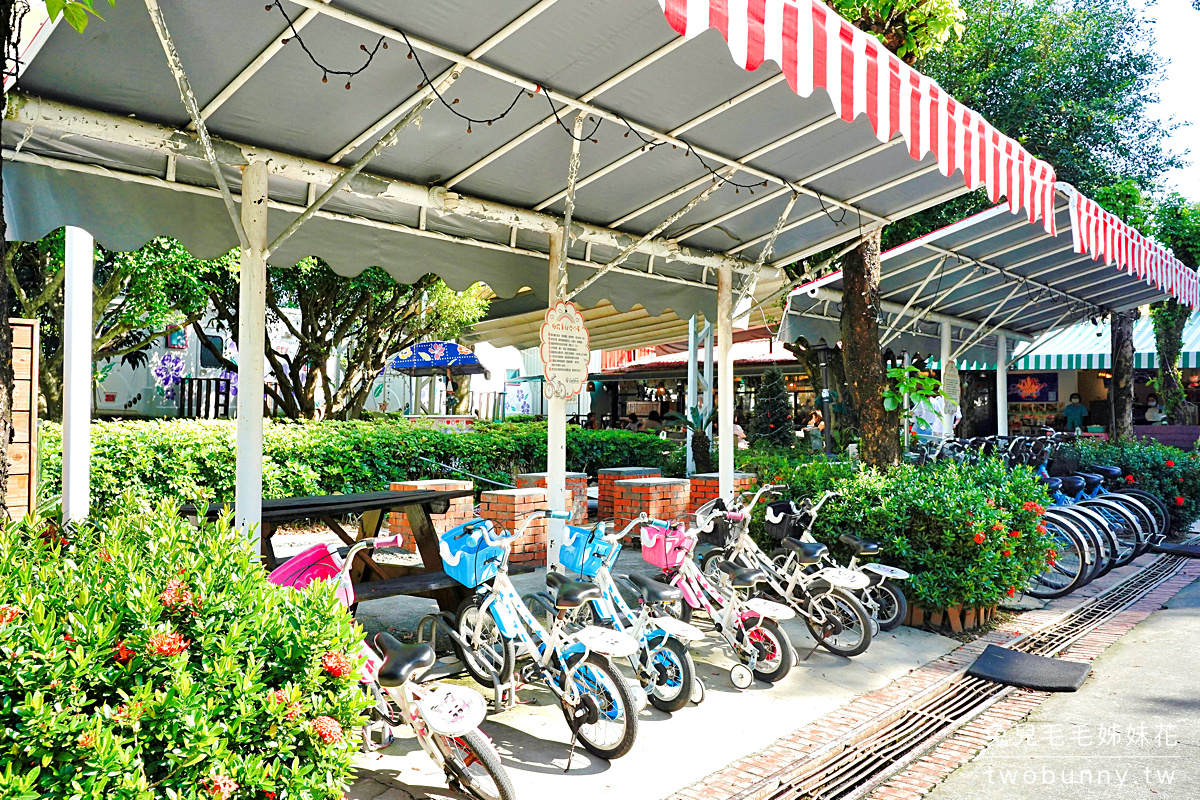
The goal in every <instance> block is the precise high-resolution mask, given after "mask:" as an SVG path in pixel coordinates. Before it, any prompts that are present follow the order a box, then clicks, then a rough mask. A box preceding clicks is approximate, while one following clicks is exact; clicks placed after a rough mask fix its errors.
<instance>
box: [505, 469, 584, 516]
mask: <svg viewBox="0 0 1200 800" xmlns="http://www.w3.org/2000/svg"><path fill="white" fill-rule="evenodd" d="M546 475H547V473H545V472H522V473H521V474H520V475H518V476H517V488H518V489H545V488H546ZM567 492H568V495H569V496H570V498H571V502H570V503H569V505H570V510H571V524H572V525H584V524H586V523H587V519H588V500H587V473H586V472H568V473H567Z"/></svg>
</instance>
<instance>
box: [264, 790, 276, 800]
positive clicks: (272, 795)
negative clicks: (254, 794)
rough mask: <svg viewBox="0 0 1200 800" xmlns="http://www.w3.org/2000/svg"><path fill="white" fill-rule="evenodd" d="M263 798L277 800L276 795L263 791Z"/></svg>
mask: <svg viewBox="0 0 1200 800" xmlns="http://www.w3.org/2000/svg"><path fill="white" fill-rule="evenodd" d="M263 797H265V798H267V800H275V793H274V792H268V791H266V790H263Z"/></svg>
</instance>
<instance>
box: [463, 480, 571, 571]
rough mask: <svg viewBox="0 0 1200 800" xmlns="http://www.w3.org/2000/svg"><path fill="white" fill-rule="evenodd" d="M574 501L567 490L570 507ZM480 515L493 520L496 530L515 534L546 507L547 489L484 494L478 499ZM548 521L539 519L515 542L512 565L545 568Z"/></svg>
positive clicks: (510, 557)
mask: <svg viewBox="0 0 1200 800" xmlns="http://www.w3.org/2000/svg"><path fill="white" fill-rule="evenodd" d="M573 500H574V498H573V497H572V492H571V490H570V489H568V490H567V505H568V507H569V506H570V504H571V502H572V501H573ZM479 503H480V505H479V515H480V516H481V517H483V518H484V519H490V520H491V521H492V522H493V523H495V525H496V527H497V528H502V529H504V530H505V531H515V530H517V528H519V527H521V522H522V521H523V520H524V519H525V518H526V517H527V516H529V514H530V513H531V512H533V511H537V510H539V509H544V508H546V490H545V489H504V490H500V491H495V492H484V493H483V494H482V495H481V496H480V498H479ZM546 522H547V520H546V518H545V517H542V518H541V519H536V520H534V521H533V522H531V523H530V524H529V527H528V528H526V529H525V534H524V535H523V536H522V537H521V538H520V539H518V540H517V541H515V542H513V545H512V551H511V553H510V555H509V559H508V563H509V564H510V565H517V564H530V565H532V566H535V567H544V566H546V547H547V544H548V537H547V534H546Z"/></svg>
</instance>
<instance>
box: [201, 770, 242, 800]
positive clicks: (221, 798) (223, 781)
mask: <svg viewBox="0 0 1200 800" xmlns="http://www.w3.org/2000/svg"><path fill="white" fill-rule="evenodd" d="M237 790H238V784H237V781H235V780H234V779H233V778H231V777H229V776H228V775H214V776H213V777H211V778H209V779H208V793H209V794H211V795H212V796H213V797H215V798H217V800H229V796H230V795H232V794H233V793H234V792H236V791H237Z"/></svg>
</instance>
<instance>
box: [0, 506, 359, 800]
mask: <svg viewBox="0 0 1200 800" xmlns="http://www.w3.org/2000/svg"><path fill="white" fill-rule="evenodd" d="M113 510H114V511H117V512H118V513H119V514H120V516H118V517H116V518H113V519H108V520H99V521H96V522H93V523H91V524H89V525H87V526H85V527H82V528H81V529H78V530H71V531H69V532H66V533H60V532H59V531H58V530H57V529H56V528H54V527H53V526H52V525H50V524H48V523H43V522H40V521H36V522H27V521H22V522H21V523H16V524H8V525H6V526H4V527H3V528H2V529H0V652H3V654H4V660H3V664H4V666H3V668H0V754H2V757H0V762H2V763H3V764H4V766H3V769H0V797H5V798H14V799H15V800H48V799H53V798H64V799H65V798H72V800H75V799H76V798H80V799H82V798H87V800H102V798H104V799H111V798H116V799H117V800H201V799H203V800H213V799H214V798H220V799H221V800H232V799H233V798H266V797H272V796H278V797H279V798H281V800H282V799H283V798H300V797H303V798H311V800H319V799H321V798H329V799H330V800H333V798H340V797H341V796H342V794H343V792H344V790H345V787H346V784H347V782H348V780H349V779H350V778H351V776H352V770H353V757H354V754H355V752H356V751H357V750H358V742H359V734H358V730H357V729H358V728H360V727H361V725H362V724H363V721H364V718H363V716H362V712H363V709H364V706H365V705H367V702H366V701H365V700H364V695H363V693H362V691H361V690H360V688H359V686H358V675H357V672H355V671H354V670H353V666H354V665H353V663H350V664H349V667H350V669H346V667H347V663H346V660H347V658H350V659H352V658H353V653H354V652H355V651H356V649H357V648H358V646H359V645H360V644H361V642H362V636H363V632H362V629H361V628H359V627H358V626H356V625H355V624H354V621H353V619H351V617H350V615H349V613H348V612H347V611H346V609H345V608H344V607H343V606H342V605H341V604H340V603H339V602H338V601H337V599H336V598H335V596H334V593H333V588H332V586H331V585H330V584H328V583H324V582H321V583H318V584H314V585H313V586H312V587H310V588H308V589H306V590H304V591H297V590H294V589H290V588H285V587H278V586H274V585H272V584H270V583H268V582H267V580H266V574H265V573H264V572H263V569H262V566H261V564H260V563H259V560H258V558H257V556H255V554H254V553H253V552H252V549H251V547H250V545H249V543H248V542H247V541H246V539H245V537H244V536H243V535H242V534H241V533H239V532H238V531H236V530H231V529H230V528H229V526H228V525H227V524H225V523H224V522H219V523H216V524H212V525H204V526H201V527H199V528H195V527H193V526H192V525H190V524H188V523H187V522H185V521H183V520H181V519H179V518H178V517H176V516H175V514H174V513H173V512H172V510H171V509H170V508H168V507H162V508H159V509H157V513H154V514H142V513H140V512H138V511H134V512H133V513H129V511H128V509H121V508H114V509H113Z"/></svg>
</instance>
